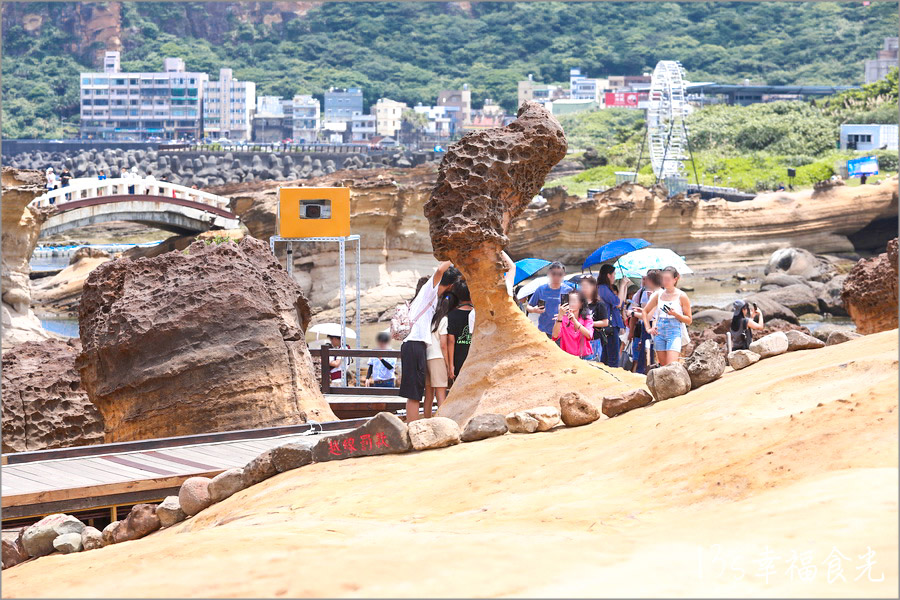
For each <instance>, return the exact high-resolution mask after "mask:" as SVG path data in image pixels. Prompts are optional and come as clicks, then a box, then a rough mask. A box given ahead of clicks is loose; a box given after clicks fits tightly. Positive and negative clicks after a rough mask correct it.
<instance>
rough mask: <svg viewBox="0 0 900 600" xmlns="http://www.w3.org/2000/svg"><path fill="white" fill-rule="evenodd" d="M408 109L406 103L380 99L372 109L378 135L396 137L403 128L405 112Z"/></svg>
mask: <svg viewBox="0 0 900 600" xmlns="http://www.w3.org/2000/svg"><path fill="white" fill-rule="evenodd" d="M407 108H408V107H407V106H406V103H405V102H397V101H396V100H391V99H389V98H379V99H378V102H376V103H375V105H374V106H373V107H372V114H374V115H375V129H376V133H377V134H378V135H384V136H389V137H395V136H396V135H397V133H399V131H400V129H401V127H403V111H404V110H406V109H407Z"/></svg>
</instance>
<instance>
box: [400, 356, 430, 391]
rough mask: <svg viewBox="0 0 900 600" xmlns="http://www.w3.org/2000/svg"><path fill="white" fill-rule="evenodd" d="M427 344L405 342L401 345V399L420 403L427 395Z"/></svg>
mask: <svg viewBox="0 0 900 600" xmlns="http://www.w3.org/2000/svg"><path fill="white" fill-rule="evenodd" d="M426 356H427V353H426V350H425V342H403V344H401V345H400V367H401V371H402V378H401V380H400V397H402V398H406V399H407V400H415V401H417V402H418V401H419V400H421V399H422V397H423V396H424V395H425V368H426V364H427V361H426Z"/></svg>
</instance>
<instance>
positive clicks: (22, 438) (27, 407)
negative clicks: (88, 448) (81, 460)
mask: <svg viewBox="0 0 900 600" xmlns="http://www.w3.org/2000/svg"><path fill="white" fill-rule="evenodd" d="M80 350H81V344H80V343H79V342H78V340H69V341H62V340H43V341H40V342H23V343H21V344H17V345H16V346H15V347H13V348H12V349H11V350H5V351H4V352H3V452H24V451H26V450H43V449H45V448H65V447H68V446H84V445H87V444H97V443H100V442H102V441H103V417H102V416H101V415H100V412H99V411H98V410H97V408H96V407H95V406H94V405H93V404H92V403H91V401H90V400H89V399H88V395H87V393H86V392H85V391H84V390H83V389H82V387H81V379H80V377H79V375H78V370H77V369H76V368H75V357H76V356H78V353H79V351H80Z"/></svg>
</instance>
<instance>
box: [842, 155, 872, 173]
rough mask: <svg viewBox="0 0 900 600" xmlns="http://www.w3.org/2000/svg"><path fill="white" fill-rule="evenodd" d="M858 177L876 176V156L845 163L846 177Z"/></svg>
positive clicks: (854, 159)
mask: <svg viewBox="0 0 900 600" xmlns="http://www.w3.org/2000/svg"><path fill="white" fill-rule="evenodd" d="M860 175H878V157H877V156H864V157H862V158H853V159H850V160H848V161H847V176H848V177H859V176H860Z"/></svg>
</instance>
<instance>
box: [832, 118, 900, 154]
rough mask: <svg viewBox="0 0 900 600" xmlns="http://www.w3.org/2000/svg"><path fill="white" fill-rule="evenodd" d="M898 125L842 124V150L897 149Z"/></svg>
mask: <svg viewBox="0 0 900 600" xmlns="http://www.w3.org/2000/svg"><path fill="white" fill-rule="evenodd" d="M898 133H900V132H898V126H897V124H895V123H887V124H878V123H872V124H845V125H841V149H842V150H862V151H868V150H897V149H898V148H897V146H898V144H897V135H898Z"/></svg>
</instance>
